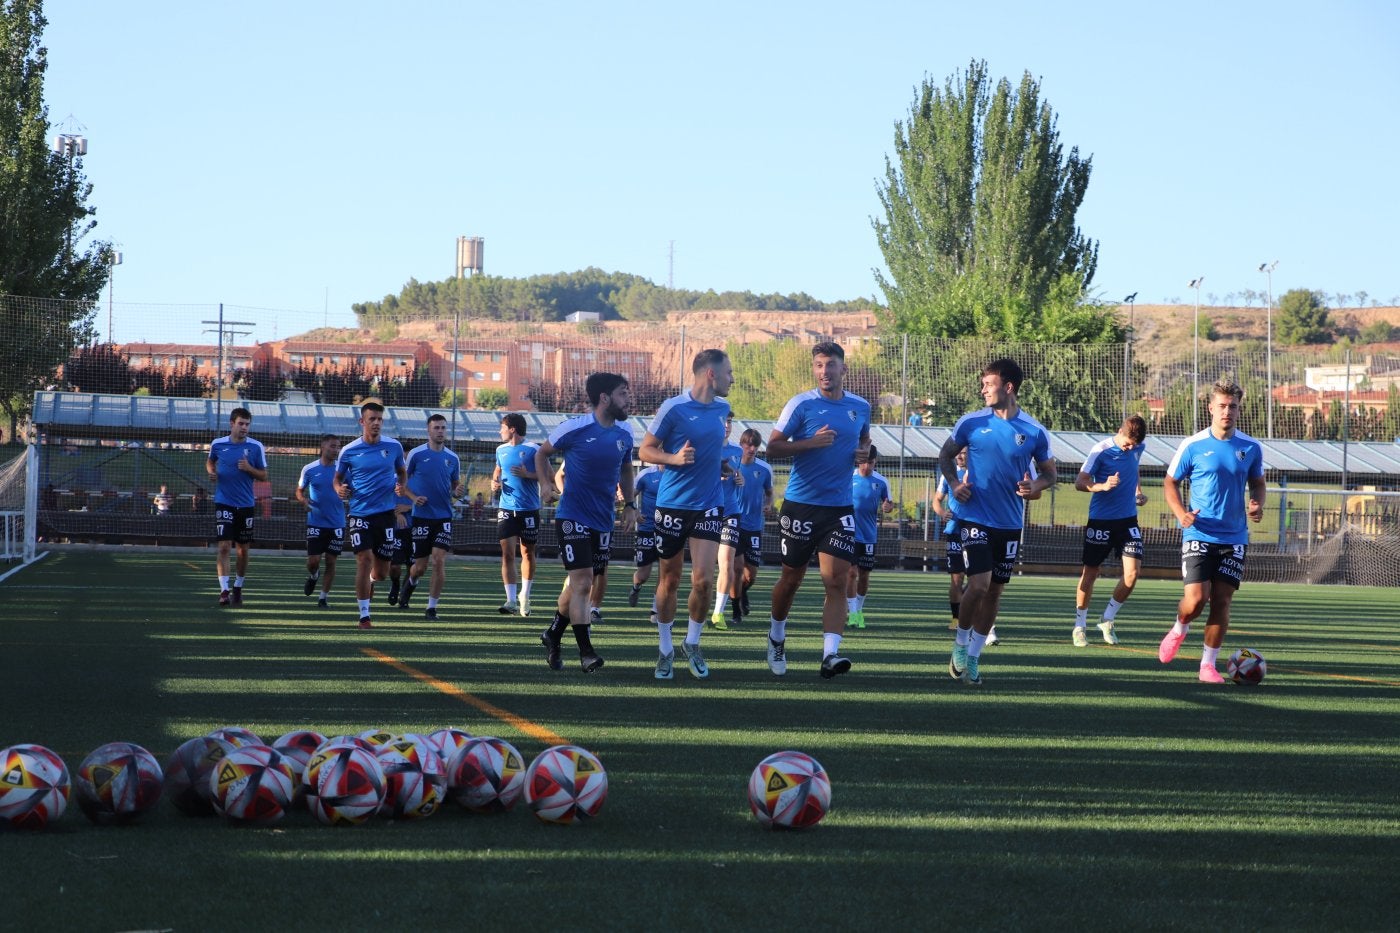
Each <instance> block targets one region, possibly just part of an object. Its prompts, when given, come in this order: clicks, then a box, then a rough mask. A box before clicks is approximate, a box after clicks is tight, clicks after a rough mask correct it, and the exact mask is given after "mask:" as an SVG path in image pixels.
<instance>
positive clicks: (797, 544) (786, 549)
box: [778, 501, 856, 567]
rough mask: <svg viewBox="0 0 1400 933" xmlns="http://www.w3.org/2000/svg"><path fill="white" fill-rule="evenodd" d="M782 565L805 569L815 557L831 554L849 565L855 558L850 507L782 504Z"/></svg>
mask: <svg viewBox="0 0 1400 933" xmlns="http://www.w3.org/2000/svg"><path fill="white" fill-rule="evenodd" d="M778 531H779V533H780V534H781V535H782V552H783V564H784V565H785V566H788V567H806V566H807V565H808V564H809V563H811V562H812V554H813V552H816V553H818V554H830V555H831V556H832V557H836V558H839V559H841V560H844V561H846V562H847V563H850V562H851V561H852V560H854V559H855V556H856V538H855V535H856V518H855V514H854V512H853V511H852V510H851V507H850V506H849V505H807V504H805V503H802V502H787V501H784V502H783V508H782V511H781V512H780V513H779V514H778Z"/></svg>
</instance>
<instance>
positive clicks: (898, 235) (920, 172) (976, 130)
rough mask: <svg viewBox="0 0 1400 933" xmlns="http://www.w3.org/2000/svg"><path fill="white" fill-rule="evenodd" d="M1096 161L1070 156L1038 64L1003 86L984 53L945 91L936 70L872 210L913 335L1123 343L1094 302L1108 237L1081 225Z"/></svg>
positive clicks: (890, 295) (894, 308) (895, 318)
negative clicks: (1089, 299)
mask: <svg viewBox="0 0 1400 933" xmlns="http://www.w3.org/2000/svg"><path fill="white" fill-rule="evenodd" d="M1091 163H1092V158H1081V157H1080V155H1079V150H1078V148H1077V147H1076V148H1071V149H1070V151H1069V153H1068V154H1066V153H1065V152H1064V146H1063V144H1062V143H1061V142H1060V137H1059V131H1058V130H1057V128H1056V117H1055V114H1054V112H1053V111H1052V110H1051V109H1050V105H1049V103H1048V102H1045V101H1042V100H1041V98H1040V85H1039V83H1038V82H1037V81H1036V80H1035V79H1034V78H1032V77H1031V75H1030V73H1029V72H1027V73H1026V74H1024V75H1023V76H1022V78H1021V82H1020V85H1019V86H1017V87H1014V88H1013V87H1012V85H1011V83H1010V82H1009V81H1008V80H1006V79H1005V78H1003V79H1001V80H1000V81H998V82H997V83H996V85H995V87H993V85H992V82H991V79H990V77H989V75H988V74H987V65H986V62H978V61H973V62H972V63H971V64H970V65H969V66H968V70H967V72H966V73H965V74H961V73H959V74H955V75H953V76H952V77H950V78H948V79H947V81H945V82H944V84H943V86H942V87H941V88H940V87H939V86H937V85H935V84H934V83H933V82H932V81H931V80H929V79H927V78H925V80H924V81H923V83H922V85H921V86H920V87H919V88H918V89H916V93H915V99H914V103H913V105H912V106H911V108H910V111H909V115H908V118H907V119H906V120H903V121H900V122H897V123H896V124H895V138H894V156H893V158H891V157H889V156H886V158H885V176H884V178H883V179H882V180H881V182H880V202H881V204H882V206H883V207H884V217H883V218H882V219H872V225H873V226H874V228H875V233H876V236H877V238H878V240H879V245H880V250H881V252H882V253H883V255H884V259H885V265H886V267H887V268H888V270H889V275H888V276H886V275H885V274H884V273H883V272H881V271H880V270H876V272H875V278H876V281H877V282H878V284H879V286H880V288H881V289H882V290H883V291H884V294H885V298H886V300H887V302H888V305H889V312H888V316H889V319H890V321H891V322H892V323H893V325H894V326H895V327H896V328H897V329H898V330H902V331H908V332H911V333H918V334H927V335H930V336H938V337H965V336H980V337H999V338H1003V339H1011V340H1033V341H1043V342H1051V343H1055V342H1080V341H1114V340H1121V339H1122V336H1121V335H1122V329H1121V326H1120V325H1119V324H1118V323H1117V321H1116V320H1115V319H1114V316H1113V315H1112V314H1109V313H1106V310H1105V309H1103V308H1100V307H1095V306H1093V305H1086V304H1085V303H1084V301H1083V296H1084V293H1085V290H1086V289H1087V288H1088V287H1089V285H1090V283H1091V282H1092V281H1093V277H1094V271H1095V268H1096V266H1097V264H1098V243H1097V242H1096V241H1093V240H1090V239H1088V238H1086V237H1085V236H1084V234H1083V233H1082V232H1081V231H1080V230H1079V228H1078V227H1077V226H1076V225H1075V213H1076V211H1077V210H1078V209H1079V206H1080V204H1081V203H1083V200H1084V195H1085V192H1086V191H1087V190H1088V185H1089V174H1090V170H1091Z"/></svg>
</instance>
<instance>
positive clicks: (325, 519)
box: [296, 434, 345, 609]
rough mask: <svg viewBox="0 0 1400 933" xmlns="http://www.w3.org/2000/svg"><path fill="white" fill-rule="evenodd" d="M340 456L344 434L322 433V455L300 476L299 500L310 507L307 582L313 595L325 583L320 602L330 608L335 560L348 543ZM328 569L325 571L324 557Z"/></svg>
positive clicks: (307, 519) (305, 587) (309, 593)
mask: <svg viewBox="0 0 1400 933" xmlns="http://www.w3.org/2000/svg"><path fill="white" fill-rule="evenodd" d="M339 456H340V438H338V437H336V436H335V435H334V434H322V435H321V455H320V456H319V457H317V458H316V459H315V460H312V461H311V462H310V463H308V464H307V465H306V466H304V467H302V468H301V476H300V477H299V478H298V479H297V491H296V496H297V501H298V502H300V503H301V504H302V505H303V506H305V507H306V584H305V586H303V588H302V591H303V592H304V593H306V595H307V596H310V595H311V594H312V593H313V592H314V591H315V589H316V583H317V582H318V581H319V582H320V584H321V596H320V598H319V599H317V600H316V606H317V608H320V609H325V608H326V600H327V598H328V597H329V596H330V592H331V584H332V583H334V582H335V562H336V559H337V558H338V557H340V552H341V550H342V549H343V548H344V546H345V503H344V502H342V501H341V499H340V496H339V495H337V494H336V491H335V461H336V458H337V457H339ZM322 555H324V556H325V561H326V572H325V575H324V576H322V575H321V558H322Z"/></svg>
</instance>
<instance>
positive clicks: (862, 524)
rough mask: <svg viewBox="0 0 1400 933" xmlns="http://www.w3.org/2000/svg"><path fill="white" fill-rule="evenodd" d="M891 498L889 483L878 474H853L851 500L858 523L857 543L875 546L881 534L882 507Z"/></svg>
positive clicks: (857, 472)
mask: <svg viewBox="0 0 1400 933" xmlns="http://www.w3.org/2000/svg"><path fill="white" fill-rule="evenodd" d="M889 497H890V487H889V483H888V482H886V481H885V478H884V477H883V476H881V475H880V474H879V473H878V472H872V473H871V474H870V475H869V476H862V475H861V474H860V471H859V470H856V471H854V472H852V473H851V499H852V506H853V512H854V515H855V521H856V542H857V543H858V544H874V543H875V541H876V538H877V535H878V533H879V526H880V507H881V506H883V505H884V504H885V500H886V499H888V498H889Z"/></svg>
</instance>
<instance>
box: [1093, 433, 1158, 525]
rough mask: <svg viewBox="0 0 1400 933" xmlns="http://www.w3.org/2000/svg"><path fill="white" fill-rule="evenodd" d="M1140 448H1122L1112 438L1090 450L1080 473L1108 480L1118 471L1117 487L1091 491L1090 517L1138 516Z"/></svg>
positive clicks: (1115, 517) (1110, 518)
mask: <svg viewBox="0 0 1400 933" xmlns="http://www.w3.org/2000/svg"><path fill="white" fill-rule="evenodd" d="M1142 451H1143V448H1142V445H1141V444H1139V445H1137V446H1135V447H1134V448H1133V449H1132V450H1124V449H1123V448H1121V447H1119V446H1118V445H1117V444H1115V443H1114V441H1113V438H1111V437H1110V438H1108V439H1106V440H1102V441H1099V442H1098V443H1097V444H1095V445H1094V446H1093V447H1092V448H1090V449H1089V456H1088V457H1086V458H1084V466H1083V467H1082V468H1081V469H1080V472H1081V473H1087V474H1088V475H1089V477H1090V478H1091V479H1092V480H1093V481H1094V482H1095V483H1103V482H1107V480H1108V478H1109V477H1110V476H1112V475H1113V474H1115V473H1117V474H1118V485H1117V486H1115V487H1113V488H1112V489H1108V490H1104V491H1103V492H1095V493H1092V494H1091V497H1090V499H1089V518H1090V519H1093V520H1096V521H1099V520H1102V521H1108V520H1112V519H1120V518H1133V517H1135V516H1136V515H1137V488H1138V467H1139V464H1140V463H1141V461H1142Z"/></svg>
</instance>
